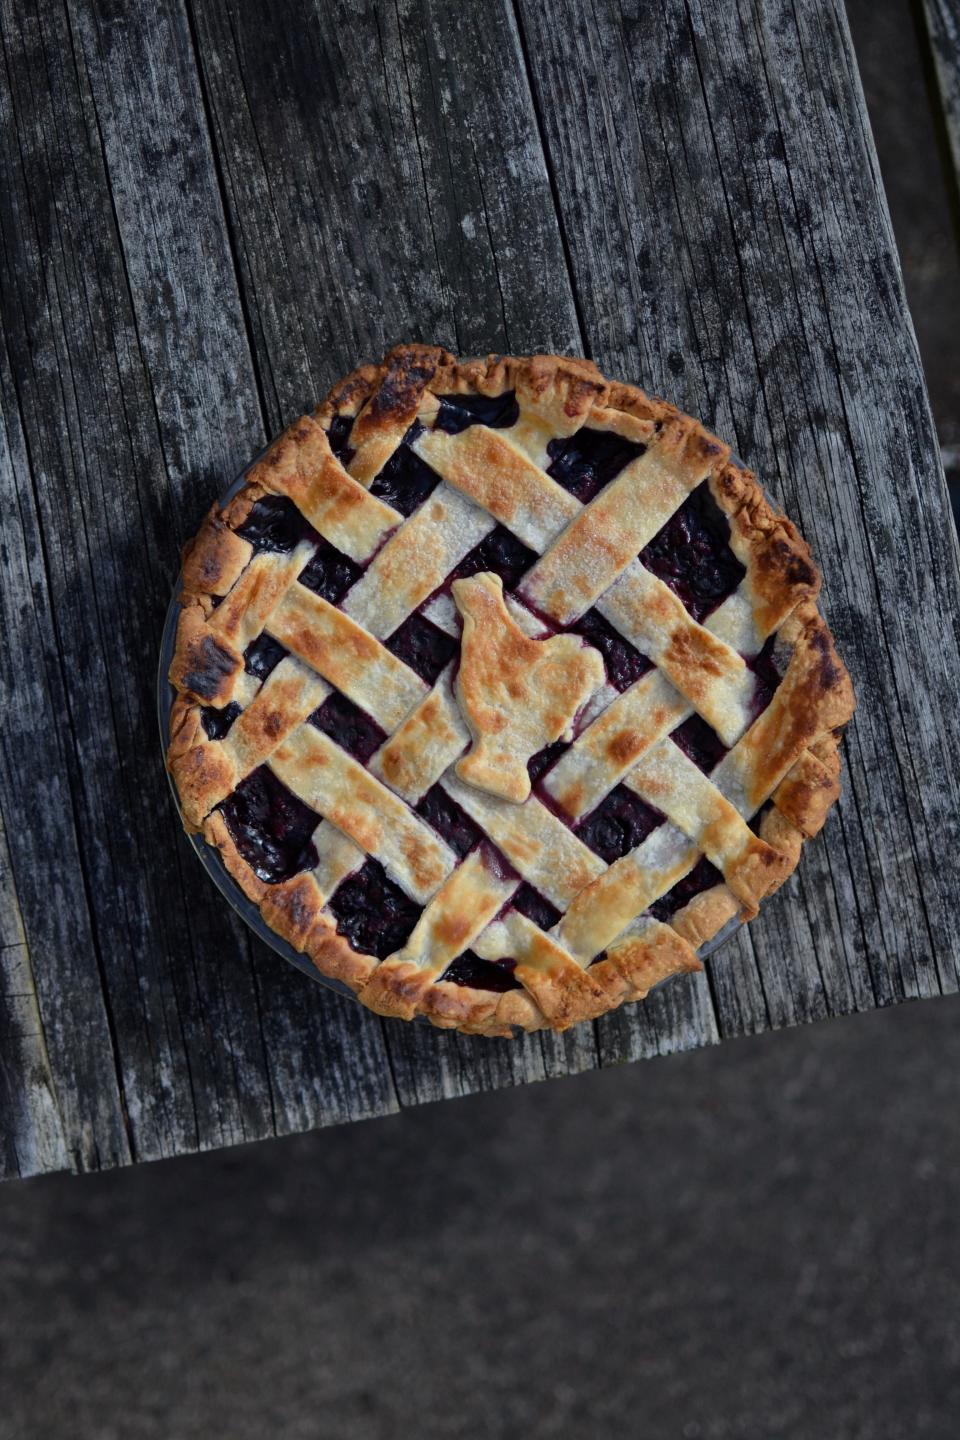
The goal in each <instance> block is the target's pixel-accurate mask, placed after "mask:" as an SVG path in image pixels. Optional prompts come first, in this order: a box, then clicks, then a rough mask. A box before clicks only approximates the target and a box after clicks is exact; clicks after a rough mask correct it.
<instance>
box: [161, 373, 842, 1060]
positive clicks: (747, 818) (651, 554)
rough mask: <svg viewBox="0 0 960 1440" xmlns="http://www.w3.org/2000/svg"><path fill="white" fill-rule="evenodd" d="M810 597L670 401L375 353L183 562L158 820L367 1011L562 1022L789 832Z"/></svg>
mask: <svg viewBox="0 0 960 1440" xmlns="http://www.w3.org/2000/svg"><path fill="white" fill-rule="evenodd" d="M819 586H820V576H819V574H818V572H817V570H816V568H815V566H814V565H813V563H812V560H811V557H810V552H809V550H808V548H807V546H806V544H805V543H804V541H803V540H802V539H801V538H800V535H799V534H798V532H797V531H796V529H795V528H794V526H793V525H792V524H791V523H790V521H789V520H787V519H786V518H785V517H784V516H782V515H779V514H777V513H776V512H775V511H774V509H773V508H772V507H771V505H770V504H769V502H768V501H767V499H766V498H765V496H764V493H763V491H762V490H761V488H760V486H759V485H758V483H757V480H756V478H755V477H754V476H753V475H752V474H751V473H750V472H749V471H748V470H745V469H743V468H741V466H740V465H738V464H736V463H734V462H733V461H732V460H731V458H730V451H729V449H728V447H727V446H726V445H724V444H722V443H721V442H720V441H719V440H717V439H716V438H715V437H714V436H713V435H710V434H708V433H707V432H706V431H705V430H704V429H703V428H702V427H701V426H700V424H698V422H697V421H696V420H693V419H691V418H690V417H689V416H687V415H683V414H681V413H680V412H679V411H677V410H675V409H674V408H673V407H672V406H670V405H668V404H665V403H664V402H662V401H659V400H652V399H649V398H648V397H647V396H646V395H645V394H643V392H642V391H640V390H638V389H635V388H634V387H632V386H630V385H625V384H621V383H619V382H617V381H610V380H606V379H604V377H603V376H602V375H601V374H600V372H599V371H598V370H597V369H596V367H595V366H594V365H593V364H592V363H590V362H589V361H586V360H571V359H567V358H563V357H560V356H555V355H537V356H533V357H519V358H517V357H511V356H490V357H489V358H487V359H486V360H470V361H457V360H456V359H455V358H454V357H453V356H452V355H450V354H448V353H447V352H446V351H445V350H442V349H439V348H435V347H431V346H426V345H401V346H399V347H397V348H396V349H394V350H392V351H391V352H390V353H389V354H388V355H387V356H386V358H385V360H384V361H383V363H382V364H381V365H376V366H374V365H365V366H362V367H361V368H360V369H358V370H355V371H354V372H353V374H351V375H349V376H348V377H347V378H346V379H345V380H343V381H341V382H340V383H339V384H338V385H335V386H334V388H333V389H332V390H331V391H330V394H329V395H328V396H327V399H326V400H325V401H324V402H323V404H322V405H320V406H319V408H318V409H317V410H316V411H315V412H314V413H313V414H312V415H305V416H304V417H303V418H302V419H300V420H297V421H296V423H295V424H293V425H291V426H290V428H289V429H288V430H287V431H286V432H285V433H284V434H283V435H281V436H280V438H279V439H278V440H277V441H276V442H275V443H274V444H273V446H272V447H271V448H270V449H269V450H268V451H267V453H266V454H265V455H264V456H263V458H262V459H260V460H259V461H258V462H257V463H256V464H255V465H253V467H252V468H251V469H250V470H249V472H248V473H247V476H246V480H245V483H244V485H243V487H242V489H241V490H240V491H239V492H238V493H237V494H236V495H235V496H234V497H233V498H232V499H230V500H228V501H227V502H225V503H224V504H223V505H215V506H214V508H213V509H212V511H211V512H210V514H209V515H208V516H207V518H206V520H205V521H204V523H203V525H202V527H201V529H200V532H199V534H198V535H197V536H196V538H195V539H194V540H193V541H192V543H191V544H190V545H189V546H188V547H187V550H186V552H185V555H184V562H183V575H182V593H181V596H180V611H179V617H178V628H177V640H176V650H175V654H174V659H173V663H172V666H171V669H170V680H171V683H172V685H173V687H174V688H175V690H176V699H175V701H174V703H173V708H172V712H171V717H170V733H171V739H170V747H169V752H168V757H167V759H168V765H169V768H170V770H171V772H172V775H173V779H174V782H175V784H176V788H177V791H178V794H179V798H180V805H181V809H182V813H183V817H184V821H185V823H186V825H187V827H188V828H189V829H191V830H193V831H199V832H200V833H201V835H202V836H203V839H204V840H205V841H206V842H207V843H208V844H209V845H211V846H214V847H215V848H216V849H217V850H218V851H219V853H220V855H221V857H222V860H223V864H224V865H225V866H226V869H227V870H228V871H229V873H230V875H231V876H232V877H233V879H234V880H235V881H236V882H237V884H238V885H239V886H240V887H241V888H242V889H243V891H244V892H245V893H246V894H247V895H248V896H249V897H250V898H251V899H252V900H253V901H254V902H255V903H256V904H257V905H259V907H260V911H261V913H262V916H263V918H264V920H265V921H266V923H267V925H269V926H270V927H271V928H272V929H273V930H274V931H275V932H276V933H277V934H278V935H280V936H282V937H283V938H284V939H285V940H286V941H288V942H289V943H290V944H291V945H292V946H294V947H295V948H296V949H297V950H298V951H301V952H303V953H305V954H306V955H307V956H309V957H310V959H311V960H312V961H313V963H314V964H315V965H316V966H317V968H318V969H319V970H320V971H321V972H322V973H323V974H324V975H327V976H331V977H337V978H338V979H340V980H342V981H345V982H346V984H347V985H348V986H350V987H351V989H352V990H353V991H354V992H355V993H356V995H357V997H358V998H359V999H360V1000H361V1001H362V1002H363V1003H364V1004H365V1005H368V1006H369V1007H370V1008H371V1009H373V1010H375V1011H378V1012H379V1013H381V1014H383V1015H391V1016H398V1017H402V1018H404V1019H410V1018H412V1017H414V1016H416V1015H422V1016H426V1017H427V1018H428V1019H429V1020H431V1021H432V1022H433V1023H434V1024H435V1025H439V1026H442V1027H446V1028H459V1029H461V1030H463V1031H467V1032H469V1033H473V1034H483V1035H511V1034H513V1033H515V1031H516V1029H518V1028H519V1029H522V1030H536V1029H538V1028H541V1027H550V1028H553V1029H555V1030H563V1029H566V1028H567V1027H568V1026H570V1025H571V1024H574V1023H576V1022H578V1021H581V1020H587V1019H591V1018H593V1017H595V1016H598V1015H601V1014H603V1013H604V1012H606V1011H608V1010H611V1009H613V1008H614V1007H616V1006H618V1005H620V1004H622V1003H623V1002H624V1001H630V1000H640V999H642V998H643V997H644V996H645V995H646V994H647V993H648V991H649V990H650V989H651V987H652V986H653V985H656V984H658V983H659V982H660V981H663V980H665V979H666V978H667V977H668V976H671V975H675V974H678V973H681V972H686V971H695V970H699V969H701V968H702V967H701V962H700V960H699V959H698V956H697V951H698V949H699V948H700V947H701V946H702V945H703V944H704V942H705V941H707V940H709V939H710V938H711V937H712V936H714V935H715V934H716V933H717V932H718V931H719V930H720V929H721V928H722V927H723V926H724V925H725V924H726V923H727V922H728V921H729V920H731V919H732V918H733V917H734V916H737V915H738V916H740V917H741V918H742V919H743V920H749V919H751V918H752V917H753V916H754V915H756V913H757V909H758V907H759V905H760V902H761V901H762V900H763V899H765V898H766V896H768V895H769V894H771V893H772V891H774V890H776V889H777V887H778V886H779V885H781V884H782V883H783V881H784V880H785V878H786V877H787V876H788V875H789V874H790V873H791V871H792V870H793V869H794V868H795V866H796V864H797V862H798V859H799V856H800V850H801V846H802V844H803V841H804V840H805V839H808V838H810V837H811V836H813V835H815V834H816V833H817V832H818V830H819V829H820V827H821V826H822V825H823V823H824V819H825V818H826V815H827V812H828V810H829V809H830V807H831V805H832V804H833V802H834V801H835V800H836V799H837V797H838V795H839V790H840V786H839V772H840V760H839V752H838V744H839V739H840V736H841V733H842V730H843V727H844V725H845V724H846V722H847V721H848V720H849V718H850V716H851V714H852V712H853V705H854V701H853V692H852V688H851V685H850V680H849V677H848V675H847V672H846V670H845V668H844V666H843V664H842V662H841V661H840V660H839V659H838V657H837V653H836V650H835V648H834V644H833V640H832V637H831V635H830V631H829V629H828V627H827V625H826V623H825V621H824V620H823V618H822V617H821V615H820V614H819V612H818V610H817V604H816V601H817V594H818V590H819Z"/></svg>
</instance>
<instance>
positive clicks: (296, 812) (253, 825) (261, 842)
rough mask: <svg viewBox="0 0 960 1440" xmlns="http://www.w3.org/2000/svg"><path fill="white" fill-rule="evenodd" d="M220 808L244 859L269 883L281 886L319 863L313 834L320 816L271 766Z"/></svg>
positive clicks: (244, 782)
mask: <svg viewBox="0 0 960 1440" xmlns="http://www.w3.org/2000/svg"><path fill="white" fill-rule="evenodd" d="M219 808H220V813H221V814H222V816H223V818H224V822H225V824H226V827H227V829H228V830H229V831H230V834H231V836H232V837H233V843H234V844H235V845H236V847H237V850H238V851H239V853H240V855H241V856H242V858H243V859H244V860H246V862H247V864H248V865H249V866H250V868H251V870H252V871H253V873H254V874H255V875H256V876H257V877H258V878H259V879H260V880H262V881H264V883H265V884H267V885H278V884H279V883H280V881H281V880H289V879H290V877H291V876H292V875H299V874H300V872H301V870H312V869H313V867H314V866H315V865H316V863H317V852H316V849H315V847H314V844H313V841H312V839H311V836H312V835H313V832H314V830H315V829H316V828H317V826H318V825H319V824H320V816H319V815H317V814H316V813H315V812H314V811H313V810H311V809H310V807H309V805H304V803H303V801H302V800H298V799H297V797H296V795H294V794H293V792H292V791H290V790H288V789H287V787H286V785H284V784H283V782H282V780H278V779H277V777H276V775H274V773H273V771H272V770H271V769H269V768H268V766H266V765H260V766H258V767H257V769H256V770H254V771H252V772H251V774H249V775H248V776H247V778H246V780H241V781H240V784H239V785H238V786H237V788H236V790H234V792H233V794H232V795H228V796H227V798H226V800H224V802H223V804H222V805H221V806H220V807H219Z"/></svg>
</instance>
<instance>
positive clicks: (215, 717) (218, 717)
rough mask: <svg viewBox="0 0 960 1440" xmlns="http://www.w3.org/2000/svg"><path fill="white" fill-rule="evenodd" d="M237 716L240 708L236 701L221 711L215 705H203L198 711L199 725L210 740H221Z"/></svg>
mask: <svg viewBox="0 0 960 1440" xmlns="http://www.w3.org/2000/svg"><path fill="white" fill-rule="evenodd" d="M239 714H240V706H239V705H238V704H237V702H236V700H231V701H230V704H229V705H224V707H223V709H222V710H218V709H217V707H216V706H215V705H204V707H203V709H202V710H201V711H200V724H201V725H202V726H203V728H204V730H206V732H207V735H208V736H209V738H210V739H211V740H222V739H223V737H224V735H226V733H227V731H228V730H229V729H230V726H231V725H232V724H233V722H234V720H236V718H237V716H238V715H239Z"/></svg>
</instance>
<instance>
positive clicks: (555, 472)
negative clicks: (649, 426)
mask: <svg viewBox="0 0 960 1440" xmlns="http://www.w3.org/2000/svg"><path fill="white" fill-rule="evenodd" d="M646 448H647V447H646V445H640V444H638V443H637V442H636V441H633V440H625V439H624V437H623V436H622V435H614V434H613V432H612V431H611V430H591V429H590V428H589V427H588V426H586V425H584V426H583V427H582V429H580V430H578V431H577V433H576V434H575V435H568V436H567V438H566V439H560V440H551V441H550V443H549V444H548V446H547V454H548V455H549V456H550V460H551V464H550V467H549V469H548V470H547V474H548V475H550V476H552V478H553V479H554V480H556V482H557V484H558V485H562V486H563V488H564V489H565V490H569V491H570V493H571V495H575V496H576V497H577V499H578V500H582V501H583V502H584V503H586V502H587V501H588V500H592V499H593V497H594V495H596V493H597V491H598V490H602V489H603V487H604V485H606V484H608V483H609V482H610V481H611V480H612V479H613V478H614V476H615V475H619V473H620V471H621V470H622V469H623V468H624V466H625V465H629V464H630V462H631V460H636V459H637V458H638V457H639V456H640V455H642V454H643V452H644V451H645V450H646Z"/></svg>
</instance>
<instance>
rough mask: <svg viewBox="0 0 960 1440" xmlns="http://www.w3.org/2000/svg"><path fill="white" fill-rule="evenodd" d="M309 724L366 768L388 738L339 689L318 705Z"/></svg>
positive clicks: (384, 732)
mask: <svg viewBox="0 0 960 1440" xmlns="http://www.w3.org/2000/svg"><path fill="white" fill-rule="evenodd" d="M310 724H311V725H316V727H317V729H318V730H322V731H323V733H324V734H325V735H329V736H330V739H331V740H335V741H336V742H337V744H338V745H340V746H342V748H343V749H344V750H347V751H349V753H350V754H351V755H353V756H354V757H355V758H356V759H357V760H359V761H360V763H361V764H362V765H366V763H367V761H368V760H369V759H370V756H371V755H372V754H373V752H374V750H379V749H380V746H381V745H382V744H383V742H384V740H386V738H387V735H386V731H384V730H381V729H380V726H379V725H378V724H377V723H376V721H374V720H371V719H370V716H369V715H367V714H366V713H365V712H364V711H363V710H360V709H359V708H358V707H357V706H356V705H354V703H353V701H352V700H348V699H347V697H346V695H341V694H340V691H339V690H334V692H333V694H332V695H328V696H327V698H326V700H324V702H323V704H322V705H318V706H317V708H316V710H314V712H313V714H312V715H311V716H310Z"/></svg>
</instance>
